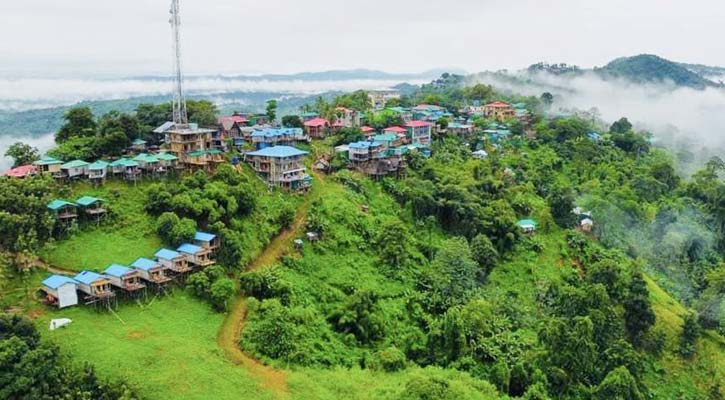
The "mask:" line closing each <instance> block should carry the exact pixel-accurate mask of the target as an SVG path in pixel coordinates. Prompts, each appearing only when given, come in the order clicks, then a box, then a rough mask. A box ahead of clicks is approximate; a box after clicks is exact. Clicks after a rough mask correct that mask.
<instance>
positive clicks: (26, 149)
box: [5, 142, 40, 168]
mask: <svg viewBox="0 0 725 400" xmlns="http://www.w3.org/2000/svg"><path fill="white" fill-rule="evenodd" d="M5 157H10V158H12V159H13V168H15V167H19V166H21V165H27V164H30V163H32V162H33V161H36V160H38V158H40V152H38V149H37V148H35V147H32V146H31V145H29V144H27V143H23V142H15V143H13V144H11V145H10V147H8V149H7V151H5Z"/></svg>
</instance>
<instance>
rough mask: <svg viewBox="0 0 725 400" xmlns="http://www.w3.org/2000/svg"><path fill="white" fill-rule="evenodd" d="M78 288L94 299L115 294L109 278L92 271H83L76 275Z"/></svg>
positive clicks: (105, 297)
mask: <svg viewBox="0 0 725 400" xmlns="http://www.w3.org/2000/svg"><path fill="white" fill-rule="evenodd" d="M73 279H75V280H76V281H77V282H78V290H80V291H81V292H83V293H85V294H86V295H88V296H89V297H91V298H94V299H107V298H110V297H113V296H115V295H116V294H115V293H113V291H112V290H111V282H110V281H109V280H108V278H106V277H104V276H102V275H100V274H97V273H95V272H92V271H83V272H80V273H78V275H76V276H74V277H73Z"/></svg>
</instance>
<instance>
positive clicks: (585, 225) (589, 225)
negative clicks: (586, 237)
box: [579, 218, 594, 233]
mask: <svg viewBox="0 0 725 400" xmlns="http://www.w3.org/2000/svg"><path fill="white" fill-rule="evenodd" d="M579 227H580V228H581V230H582V231H584V232H587V233H588V232H591V231H592V229H594V221H593V220H592V219H591V218H584V219H582V220H581V222H579Z"/></svg>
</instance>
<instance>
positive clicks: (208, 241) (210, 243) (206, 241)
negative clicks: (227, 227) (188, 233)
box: [194, 232, 219, 251]
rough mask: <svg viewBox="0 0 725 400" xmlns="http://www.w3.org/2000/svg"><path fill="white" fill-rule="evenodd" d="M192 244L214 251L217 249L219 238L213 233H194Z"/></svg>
mask: <svg viewBox="0 0 725 400" xmlns="http://www.w3.org/2000/svg"><path fill="white" fill-rule="evenodd" d="M194 244H195V245H197V246H201V247H203V248H205V249H208V250H211V251H214V250H216V249H218V248H219V237H218V236H217V235H215V234H213V233H206V232H196V234H194Z"/></svg>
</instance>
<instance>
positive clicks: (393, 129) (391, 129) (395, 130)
mask: <svg viewBox="0 0 725 400" xmlns="http://www.w3.org/2000/svg"><path fill="white" fill-rule="evenodd" d="M383 132H390V133H395V134H401V133H407V132H408V131H407V130H406V129H405V128H401V127H399V126H391V127H389V128H385V129H383Z"/></svg>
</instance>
